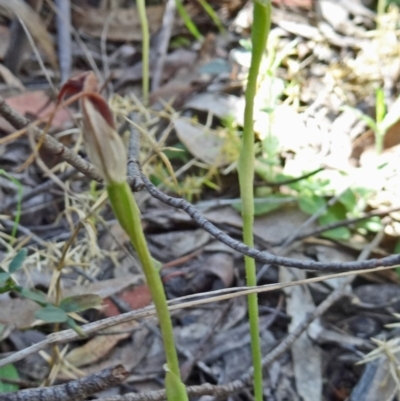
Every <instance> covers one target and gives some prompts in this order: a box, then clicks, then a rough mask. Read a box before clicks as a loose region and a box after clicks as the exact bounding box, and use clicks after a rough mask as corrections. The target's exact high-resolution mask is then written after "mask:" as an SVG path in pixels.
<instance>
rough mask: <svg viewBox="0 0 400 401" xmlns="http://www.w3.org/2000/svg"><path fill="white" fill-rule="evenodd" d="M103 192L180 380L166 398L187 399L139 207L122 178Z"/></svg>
mask: <svg viewBox="0 0 400 401" xmlns="http://www.w3.org/2000/svg"><path fill="white" fill-rule="evenodd" d="M107 192H108V197H109V199H110V203H111V206H112V208H113V211H114V213H115V216H116V218H117V219H118V221H119V223H120V224H121V226H122V228H123V229H124V230H125V231H126V233H127V234H128V236H129V238H130V240H131V241H132V244H133V246H134V248H135V250H136V252H137V254H138V256H139V259H140V262H141V264H142V268H143V272H144V275H145V276H146V280H147V284H148V286H149V289H150V293H151V296H152V298H153V301H154V305H155V308H156V311H157V316H158V319H159V322H160V328H161V335H162V338H163V342H164V349H165V356H166V360H167V367H168V368H167V372H168V369H169V371H170V372H171V373H172V374H173V376H174V377H175V381H177V382H178V383H181V386H174V387H175V388H174V390H175V391H170V392H169V393H170V394H172V393H173V394H174V398H173V399H169V401H187V400H188V398H187V394H186V389H185V387H184V386H183V384H182V380H181V375H180V371H179V361H178V356H177V353H176V349H175V341H174V332H173V327H172V321H171V316H170V313H169V310H168V305H167V298H166V296H165V291H164V286H163V284H162V281H161V277H160V274H159V272H158V270H157V269H156V268H155V266H154V263H153V259H152V257H151V255H150V252H149V249H148V247H147V243H146V238H145V236H144V234H143V230H142V224H141V219H140V211H139V208H138V206H137V204H136V201H135V198H134V196H133V195H132V191H131V190H130V188H129V185H128V184H127V183H126V182H122V183H112V184H109V185H108V186H107ZM166 385H167V386H168V381H166ZM177 388H178V390H180V391H178V396H177V395H176V390H177ZM170 390H171V389H170ZM167 394H168V389H167ZM169 398H170V397H169Z"/></svg>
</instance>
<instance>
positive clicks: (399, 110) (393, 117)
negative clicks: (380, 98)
mask: <svg viewBox="0 0 400 401" xmlns="http://www.w3.org/2000/svg"><path fill="white" fill-rule="evenodd" d="M399 120H400V96H399V97H398V98H397V99H396V101H395V102H394V103H393V104H392V105H391V106H390V109H389V111H388V113H387V114H386V116H385V118H384V119H383V121H382V122H381V124H380V127H381V130H382V132H385V133H386V131H387V130H388V129H389V128H390V127H391V126H392V125H394V124H396V123H397V121H399Z"/></svg>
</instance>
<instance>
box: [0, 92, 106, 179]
mask: <svg viewBox="0 0 400 401" xmlns="http://www.w3.org/2000/svg"><path fill="white" fill-rule="evenodd" d="M0 114H1V115H2V116H3V117H4V118H5V119H6V120H7V121H8V122H9V123H10V124H11V125H12V126H13V127H14V128H17V129H23V128H25V127H27V126H28V125H29V124H30V123H31V121H29V120H28V119H27V118H25V117H23V116H21V115H20V114H19V113H17V112H16V111H15V110H13V109H12V108H11V107H10V106H9V105H8V104H7V103H6V101H5V99H4V98H3V97H2V96H0ZM32 132H33V134H34V137H35V139H36V140H39V139H40V138H41V137H42V135H44V133H43V132H42V131H41V130H40V129H38V128H36V127H33V128H32ZM43 148H44V149H46V150H48V151H49V152H50V153H52V154H54V155H56V156H60V157H61V158H62V159H63V160H64V161H66V162H67V163H69V164H70V165H71V166H72V167H75V168H76V169H77V170H78V171H80V172H81V173H82V174H84V175H86V176H87V177H89V178H92V179H93V180H96V181H102V177H101V176H100V175H99V174H98V173H97V171H96V170H95V168H94V167H93V166H92V165H91V164H90V163H88V162H87V161H86V160H84V159H83V158H82V157H80V156H79V155H77V154H76V153H74V152H73V151H72V150H70V149H68V148H67V147H66V146H64V145H63V144H62V143H61V142H59V141H57V140H56V139H54V138H53V137H51V136H49V135H46V136H45V138H44V141H43Z"/></svg>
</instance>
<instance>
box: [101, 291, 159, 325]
mask: <svg viewBox="0 0 400 401" xmlns="http://www.w3.org/2000/svg"><path fill="white" fill-rule="evenodd" d="M119 298H121V299H122V300H123V301H125V302H126V303H127V304H128V305H129V306H130V307H131V308H132V310H135V309H140V308H144V307H145V306H147V305H149V304H150V303H151V294H150V290H149V288H148V286H147V285H145V284H144V285H139V286H137V287H135V288H133V289H132V290H126V291H124V292H122V293H121V294H119ZM104 304H105V305H106V307H105V308H104V314H105V315H106V316H107V317H111V316H117V315H119V314H120V312H119V310H118V308H117V307H116V306H115V305H114V303H113V302H112V301H111V300H110V299H106V300H105V301H104Z"/></svg>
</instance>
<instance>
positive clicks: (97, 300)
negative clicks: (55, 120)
mask: <svg viewBox="0 0 400 401" xmlns="http://www.w3.org/2000/svg"><path fill="white" fill-rule="evenodd" d="M102 301H103V300H102V298H101V297H100V296H98V295H96V294H84V295H73V296H72V297H67V298H64V299H63V300H62V301H61V302H60V308H61V309H63V310H64V311H65V312H67V313H69V312H82V311H85V310H87V309H91V308H96V307H97V306H99V305H101V303H102Z"/></svg>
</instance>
